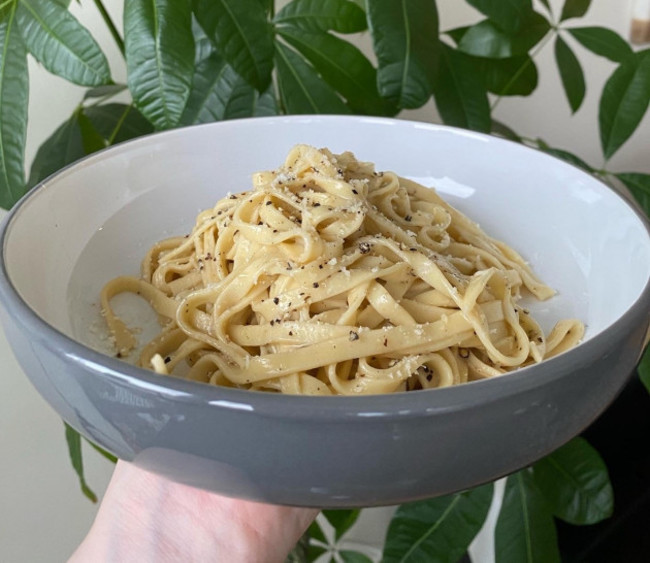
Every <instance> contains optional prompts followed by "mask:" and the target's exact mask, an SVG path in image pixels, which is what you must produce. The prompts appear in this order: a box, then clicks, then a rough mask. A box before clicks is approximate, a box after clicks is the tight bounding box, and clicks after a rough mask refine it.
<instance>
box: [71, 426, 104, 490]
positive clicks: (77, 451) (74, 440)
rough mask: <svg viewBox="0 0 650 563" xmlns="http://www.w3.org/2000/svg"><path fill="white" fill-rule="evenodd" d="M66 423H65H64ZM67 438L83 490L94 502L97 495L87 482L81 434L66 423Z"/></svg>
mask: <svg viewBox="0 0 650 563" xmlns="http://www.w3.org/2000/svg"><path fill="white" fill-rule="evenodd" d="M64 424H65V423H64ZM65 439H66V442H67V443H68V454H69V455H70V462H71V463H72V467H73V468H74V470H75V473H76V474H77V477H79V485H80V486H81V492H82V493H83V494H84V495H85V496H86V497H87V498H88V499H89V500H90V501H92V502H97V495H96V494H95V493H94V492H93V491H92V490H91V489H90V487H89V486H88V483H86V477H85V475H84V464H83V457H82V452H81V435H80V434H79V432H77V431H76V430H75V429H74V428H72V426H69V425H68V424H65Z"/></svg>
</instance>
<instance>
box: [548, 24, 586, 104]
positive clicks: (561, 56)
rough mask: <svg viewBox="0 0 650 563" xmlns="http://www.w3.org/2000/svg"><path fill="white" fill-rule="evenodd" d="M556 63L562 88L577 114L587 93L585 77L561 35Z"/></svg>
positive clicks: (557, 42) (558, 39) (556, 48)
mask: <svg viewBox="0 0 650 563" xmlns="http://www.w3.org/2000/svg"><path fill="white" fill-rule="evenodd" d="M555 62H556V63H557V68H558V70H559V71H560V78H561V79H562V86H563V87H564V93H565V94H566V97H567V99H568V100H569V106H570V107H571V111H572V113H575V112H576V111H578V109H579V108H580V106H581V105H582V101H583V100H584V99H585V93H586V91H587V87H586V86H585V75H584V73H583V72H582V66H580V61H578V59H577V57H576V56H575V55H574V54H573V51H572V50H571V47H569V46H568V45H567V44H566V42H565V41H564V39H562V38H561V37H560V36H559V35H557V36H556V37H555Z"/></svg>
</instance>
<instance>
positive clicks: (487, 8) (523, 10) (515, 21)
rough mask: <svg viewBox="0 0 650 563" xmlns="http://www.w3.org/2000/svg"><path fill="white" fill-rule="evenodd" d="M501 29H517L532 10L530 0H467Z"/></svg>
mask: <svg viewBox="0 0 650 563" xmlns="http://www.w3.org/2000/svg"><path fill="white" fill-rule="evenodd" d="M467 3H468V4H471V5H472V6H474V7H475V8H476V9H477V10H479V11H480V12H481V13H483V14H485V15H486V16H487V17H488V18H489V19H490V20H492V21H493V22H494V23H496V24H497V25H498V26H499V27H500V28H501V29H503V30H504V31H508V32H514V31H518V30H519V28H520V27H521V26H522V24H523V23H524V22H525V21H526V20H527V19H528V18H529V17H530V15H531V14H532V12H533V3H532V2H531V0H507V1H505V2H504V0H467Z"/></svg>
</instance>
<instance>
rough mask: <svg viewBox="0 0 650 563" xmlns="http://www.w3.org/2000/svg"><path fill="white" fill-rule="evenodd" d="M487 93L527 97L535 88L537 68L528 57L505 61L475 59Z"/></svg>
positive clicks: (523, 56) (521, 56)
mask: <svg viewBox="0 0 650 563" xmlns="http://www.w3.org/2000/svg"><path fill="white" fill-rule="evenodd" d="M475 60H476V61H477V63H478V65H479V66H478V68H479V69H480V72H481V74H482V75H483V79H484V81H485V86H486V88H487V90H488V92H492V93H493V94H497V95H498V96H529V95H530V94H532V93H533V92H534V91H535V89H536V88H537V83H538V73H537V66H536V65H535V62H534V61H533V59H532V57H530V56H529V55H519V56H516V57H509V58H507V59H485V58H479V57H475Z"/></svg>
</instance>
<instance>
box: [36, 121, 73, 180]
mask: <svg viewBox="0 0 650 563" xmlns="http://www.w3.org/2000/svg"><path fill="white" fill-rule="evenodd" d="M85 154H86V153H85V152H84V147H83V141H82V139H81V130H80V128H79V121H78V120H77V115H76V112H75V114H73V115H72V116H71V117H70V119H68V120H66V121H64V122H63V123H62V124H61V125H60V126H59V127H58V128H57V129H56V130H55V131H54V133H52V135H50V136H49V137H48V138H47V139H46V140H45V141H44V142H43V144H42V145H41V146H40V147H39V148H38V151H37V152H36V156H35V157H34V160H33V161H32V167H31V171H30V174H29V182H28V185H29V187H32V186H35V185H36V184H37V183H38V182H40V181H41V180H44V179H45V178H47V177H48V176H49V175H50V174H54V172H56V171H57V170H60V169H61V168H63V167H64V166H67V165H68V164H70V163H72V162H74V161H75V160H78V159H80V158H82V157H83V156H84V155H85Z"/></svg>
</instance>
